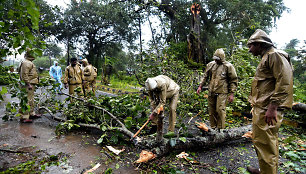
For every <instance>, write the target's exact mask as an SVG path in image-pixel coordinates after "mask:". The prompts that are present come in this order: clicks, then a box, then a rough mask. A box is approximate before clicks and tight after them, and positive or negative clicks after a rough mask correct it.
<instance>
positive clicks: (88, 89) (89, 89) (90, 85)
mask: <svg viewBox="0 0 306 174" xmlns="http://www.w3.org/2000/svg"><path fill="white" fill-rule="evenodd" d="M95 86H96V81H95V80H94V81H91V82H89V81H86V82H85V84H84V90H85V92H84V93H85V96H88V95H89V94H90V93H93V94H94V95H95V90H96V87H95Z"/></svg>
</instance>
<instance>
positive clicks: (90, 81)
mask: <svg viewBox="0 0 306 174" xmlns="http://www.w3.org/2000/svg"><path fill="white" fill-rule="evenodd" d="M82 63H83V66H84V69H83V73H84V83H83V84H84V90H85V91H84V93H85V96H88V95H89V94H90V93H92V94H93V95H95V85H96V78H97V68H95V67H94V66H92V65H91V64H89V63H88V60H87V59H83V60H82Z"/></svg>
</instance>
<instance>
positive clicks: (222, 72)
mask: <svg viewBox="0 0 306 174" xmlns="http://www.w3.org/2000/svg"><path fill="white" fill-rule="evenodd" d="M208 79H210V83H209V85H208V90H209V92H210V93H217V94H227V93H234V92H235V91H236V89H237V84H238V77H237V74H236V70H235V68H234V66H233V65H232V64H231V63H229V62H227V61H223V62H222V64H220V65H219V64H217V63H216V62H215V61H212V62H210V63H208V64H207V67H206V70H205V73H204V77H203V79H202V82H201V84H200V85H201V86H204V85H205V83H206V81H207V80H208Z"/></svg>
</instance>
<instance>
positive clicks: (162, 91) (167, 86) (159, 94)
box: [148, 75, 180, 113]
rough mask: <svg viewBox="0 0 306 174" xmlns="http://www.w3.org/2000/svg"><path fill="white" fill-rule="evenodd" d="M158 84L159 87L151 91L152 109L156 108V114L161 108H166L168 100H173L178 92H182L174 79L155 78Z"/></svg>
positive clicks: (162, 76) (165, 77) (163, 76)
mask: <svg viewBox="0 0 306 174" xmlns="http://www.w3.org/2000/svg"><path fill="white" fill-rule="evenodd" d="M153 79H154V80H156V82H157V87H156V89H155V90H153V91H149V92H148V93H149V99H150V102H151V107H152V108H154V107H155V106H156V105H157V106H156V107H155V109H154V111H153V112H155V113H157V109H158V108H160V107H161V106H162V107H164V105H165V104H166V99H167V98H171V97H172V96H173V95H174V94H175V93H176V92H177V91H179V90H180V86H179V85H178V84H176V83H175V82H174V81H173V80H172V79H170V78H169V77H167V76H165V75H159V76H156V77H154V78H153Z"/></svg>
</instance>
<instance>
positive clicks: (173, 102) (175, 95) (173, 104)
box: [152, 90, 180, 132]
mask: <svg viewBox="0 0 306 174" xmlns="http://www.w3.org/2000/svg"><path fill="white" fill-rule="evenodd" d="M179 93H180V90H174V91H173V92H171V93H167V99H169V100H170V105H169V109H170V113H169V127H168V131H171V132H174V129H175V124H176V108H177V102H178V99H179ZM157 105H158V104H157ZM155 107H156V106H154V108H155ZM162 113H163V112H162ZM160 116H163V115H159V116H158V117H160ZM158 117H154V119H153V120H152V125H157V121H158Z"/></svg>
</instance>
